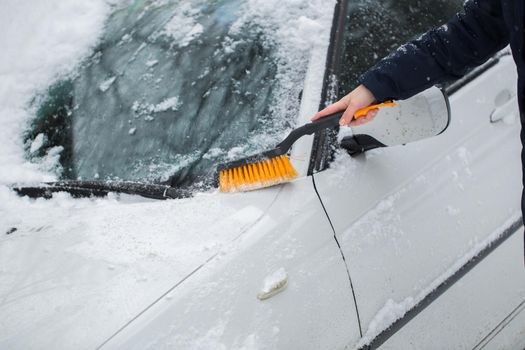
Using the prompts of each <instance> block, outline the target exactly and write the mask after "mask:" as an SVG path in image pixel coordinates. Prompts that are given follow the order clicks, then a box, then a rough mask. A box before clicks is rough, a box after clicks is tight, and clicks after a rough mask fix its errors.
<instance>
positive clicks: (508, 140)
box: [314, 56, 521, 336]
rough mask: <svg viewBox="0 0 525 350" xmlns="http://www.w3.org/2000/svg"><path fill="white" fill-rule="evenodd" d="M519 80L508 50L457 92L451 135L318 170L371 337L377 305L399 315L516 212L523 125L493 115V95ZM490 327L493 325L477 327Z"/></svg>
mask: <svg viewBox="0 0 525 350" xmlns="http://www.w3.org/2000/svg"><path fill="white" fill-rule="evenodd" d="M515 81H516V73H515V69H514V65H513V62H512V60H511V58H510V57H508V56H506V57H503V58H502V59H501V60H500V62H499V63H498V64H496V65H495V66H494V67H493V68H491V69H489V70H488V71H486V72H485V73H484V74H483V75H482V76H480V77H478V78H477V79H475V80H474V81H473V82H471V83H469V84H467V85H466V86H465V87H463V88H462V89H461V90H459V91H458V92H456V93H455V94H454V95H453V96H452V97H451V108H452V121H451V124H450V126H449V128H448V130H447V131H445V133H444V134H442V135H439V136H437V137H434V138H431V139H428V140H424V141H420V142H416V143H413V144H409V145H406V146H398V147H392V148H388V149H382V150H375V151H371V152H368V153H367V154H364V155H361V156H359V157H356V158H354V159H351V158H350V157H349V156H346V155H340V156H339V157H338V158H337V160H336V162H334V163H333V164H332V166H331V168H330V169H328V170H326V171H323V172H320V173H317V174H315V175H314V179H315V183H316V186H317V189H318V192H319V194H320V197H321V199H322V201H323V203H324V205H325V207H326V210H327V213H328V215H329V216H330V218H331V221H332V223H333V225H334V228H335V230H336V234H337V235H338V236H339V237H340V240H341V245H342V249H343V251H344V253H345V255H346V257H347V264H348V266H349V269H350V273H351V275H352V278H353V280H354V283H355V292H356V298H357V304H358V308H359V312H360V316H361V323H362V325H363V328H364V331H366V330H367V329H369V332H371V333H370V334H369V335H370V336H373V335H374V334H376V333H378V332H379V331H380V330H378V329H375V330H374V327H377V317H378V313H380V314H379V316H381V313H382V314H385V313H386V314H387V315H386V316H385V315H383V316H385V317H390V318H392V320H391V321H394V320H395V319H396V318H399V317H401V316H402V314H403V311H404V310H407V309H409V308H410V307H412V306H414V305H415V304H416V303H417V302H418V301H419V300H421V299H422V298H423V297H424V296H425V295H426V294H428V293H429V292H430V291H431V290H432V288H433V287H435V284H436V281H439V280H440V279H442V278H443V276H444V275H446V274H447V273H451V272H453V270H454V269H455V268H457V267H458V263H459V262H461V261H462V258H464V257H465V256H466V255H468V254H469V253H471V252H472V251H473V249H475V247H476V244H477V243H478V242H480V241H483V240H484V239H486V238H487V237H489V236H490V235H491V234H494V235H496V234H497V232H498V230H500V229H501V226H502V225H503V223H505V222H507V221H508V220H509V219H513V218H514V219H515V218H516V217H519V215H520V214H519V208H520V206H519V203H520V192H521V191H520V188H521V183H520V181H521V176H520V175H521V172H520V169H521V167H520V154H519V151H520V143H519V140H520V139H519V123H518V122H517V120H516V121H515V122H514V123H512V122H510V121H509V122H508V123H491V122H490V113H491V111H492V110H493V109H494V108H495V107H496V106H495V97H496V96H497V95H498V93H499V92H500V91H503V90H509V89H513V88H514V86H515ZM512 113H517V110H516V108H515V109H514V110H513V111H512ZM509 119H510V118H509ZM459 267H460V266H459ZM509 292H511V291H509ZM389 305H390V306H395V307H392V308H389ZM449 306H450V305H449ZM450 307H451V306H450ZM494 307H495V308H497V307H498V306H497V305H494ZM396 308H397V311H396ZM480 326H481V325H480ZM492 326H494V325H492ZM483 327H484V328H486V331H487V332H488V331H490V327H491V325H488V324H486V325H483V326H482V328H481V329H479V332H480V334H482V333H483V331H482V329H484V328H483ZM433 328H434V329H436V330H438V329H439V325H438V324H436V325H434V327H433Z"/></svg>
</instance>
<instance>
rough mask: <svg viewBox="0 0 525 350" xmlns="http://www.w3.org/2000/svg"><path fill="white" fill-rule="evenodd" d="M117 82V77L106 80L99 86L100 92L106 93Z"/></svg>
mask: <svg viewBox="0 0 525 350" xmlns="http://www.w3.org/2000/svg"><path fill="white" fill-rule="evenodd" d="M115 80H117V77H111V78H108V79H106V80H104V81H103V82H102V83H101V84H100V85H99V87H98V88H99V90H100V91H102V92H106V91H107V90H108V89H109V88H110V86H111V85H113V83H114V82H115Z"/></svg>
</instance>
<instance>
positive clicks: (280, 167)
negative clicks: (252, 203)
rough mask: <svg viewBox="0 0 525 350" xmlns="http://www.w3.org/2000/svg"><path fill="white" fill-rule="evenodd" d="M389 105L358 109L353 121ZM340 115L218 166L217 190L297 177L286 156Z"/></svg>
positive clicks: (242, 188) (248, 187) (245, 188)
mask: <svg viewBox="0 0 525 350" xmlns="http://www.w3.org/2000/svg"><path fill="white" fill-rule="evenodd" d="M392 106H397V104H396V103H394V102H393V101H386V102H383V103H379V104H375V105H371V106H368V107H366V108H361V109H360V110H358V111H357V112H356V113H355V114H354V118H355V119H358V118H361V117H363V116H365V115H366V114H367V113H368V111H370V110H372V109H378V108H381V107H392ZM342 115H343V112H339V113H335V114H332V115H329V116H327V117H324V118H321V119H318V120H316V121H314V122H312V123H308V124H305V125H303V126H300V127H298V128H297V129H294V130H292V131H291V132H290V134H288V136H287V137H286V138H285V139H284V140H283V141H282V142H281V143H280V144H278V145H277V146H276V147H275V148H274V149H271V150H269V151H266V152H263V153H259V154H256V155H253V156H249V157H246V158H243V159H239V160H236V161H233V162H230V163H226V164H222V165H219V166H218V168H217V171H218V173H219V190H220V191H221V192H235V191H251V190H255V189H258V188H263V187H268V186H273V185H277V184H280V183H283V182H287V181H291V180H293V179H295V178H296V177H297V175H298V174H297V171H296V170H295V169H294V167H293V165H292V163H291V161H290V158H289V157H288V155H287V154H286V153H287V152H288V151H289V150H290V148H291V147H292V145H293V144H294V143H295V141H297V140H298V139H299V138H301V137H303V136H305V135H311V134H313V133H315V132H317V131H320V130H323V129H327V128H333V127H336V126H338V125H339V119H341V117H342Z"/></svg>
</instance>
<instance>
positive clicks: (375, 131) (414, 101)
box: [340, 87, 450, 155]
mask: <svg viewBox="0 0 525 350" xmlns="http://www.w3.org/2000/svg"><path fill="white" fill-rule="evenodd" d="M396 103H397V104H398V106H396V107H388V108H382V109H380V110H379V113H378V114H377V115H376V117H375V118H374V120H373V121H371V122H369V123H366V124H363V125H359V126H355V127H352V128H351V133H350V135H348V133H345V135H343V138H342V140H341V147H342V148H344V149H346V150H347V151H348V153H350V155H356V154H359V153H362V152H365V151H368V150H370V149H373V148H378V147H390V146H397V145H404V144H407V143H409V142H414V141H418V140H422V139H426V138H429V137H432V136H436V135H439V134H441V133H442V132H443V131H445V129H446V128H447V127H448V125H449V122H450V105H449V102H448V97H447V96H446V95H445V93H444V92H443V91H442V90H441V89H439V88H437V87H431V88H430V89H427V90H425V91H423V92H421V93H419V94H417V95H415V96H413V97H411V98H409V99H406V100H403V101H396ZM340 134H341V132H340Z"/></svg>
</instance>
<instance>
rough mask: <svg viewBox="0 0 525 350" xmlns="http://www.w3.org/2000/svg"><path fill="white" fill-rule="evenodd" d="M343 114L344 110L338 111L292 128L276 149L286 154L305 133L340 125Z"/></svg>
mask: <svg viewBox="0 0 525 350" xmlns="http://www.w3.org/2000/svg"><path fill="white" fill-rule="evenodd" d="M342 116H343V112H338V113H335V114H331V115H329V116H327V117H324V118H321V119H317V120H316V121H315V122H311V123H308V124H305V125H303V126H300V127H298V128H297V129H294V130H292V132H290V134H288V136H286V138H285V139H284V140H283V142H281V143H280V144H278V145H277V147H276V150H278V153H279V155H283V154H285V153H286V152H288V150H289V149H290V147H292V145H293V144H294V142H295V141H297V140H298V139H299V138H301V137H303V136H304V135H312V134H313V133H315V132H317V131H320V130H324V129H327V128H333V127H336V126H338V125H339V119H341V117H342Z"/></svg>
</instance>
